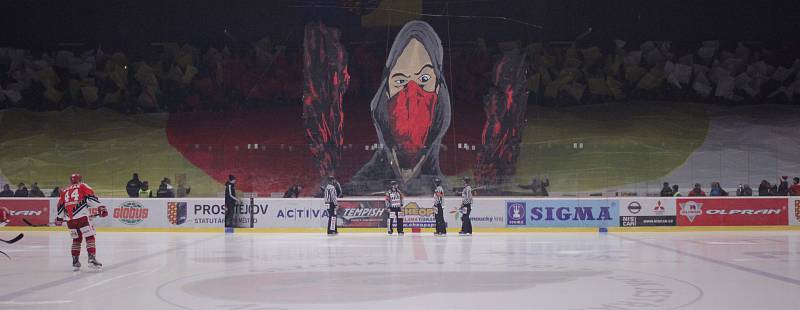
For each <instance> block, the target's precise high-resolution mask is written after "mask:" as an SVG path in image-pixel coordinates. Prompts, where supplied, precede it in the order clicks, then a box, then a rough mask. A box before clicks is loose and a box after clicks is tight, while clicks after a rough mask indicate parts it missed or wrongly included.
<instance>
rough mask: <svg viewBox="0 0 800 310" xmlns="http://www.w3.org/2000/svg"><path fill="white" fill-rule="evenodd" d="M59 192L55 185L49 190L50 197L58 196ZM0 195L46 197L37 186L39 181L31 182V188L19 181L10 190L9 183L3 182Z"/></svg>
mask: <svg viewBox="0 0 800 310" xmlns="http://www.w3.org/2000/svg"><path fill="white" fill-rule="evenodd" d="M60 193H61V190H60V189H59V188H58V187H56V188H54V189H53V191H52V192H50V197H58V196H59V194H60ZM0 197H46V196H45V193H44V192H43V191H42V189H41V188H39V183H37V182H33V184H31V188H30V189H28V187H27V186H26V185H25V183H22V182H20V183H19V184H18V185H17V189H16V190H11V185H9V184H3V190H2V191H0Z"/></svg>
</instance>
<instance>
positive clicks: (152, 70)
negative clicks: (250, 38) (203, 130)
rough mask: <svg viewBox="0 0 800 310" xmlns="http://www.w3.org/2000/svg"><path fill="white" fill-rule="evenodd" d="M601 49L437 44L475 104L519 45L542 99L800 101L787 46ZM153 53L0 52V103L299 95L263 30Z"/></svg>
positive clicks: (294, 65)
mask: <svg viewBox="0 0 800 310" xmlns="http://www.w3.org/2000/svg"><path fill="white" fill-rule="evenodd" d="M733 44H735V45H733ZM606 45H607V46H580V45H578V44H572V45H570V46H563V45H555V44H546V43H532V44H527V45H523V44H522V43H519V42H507V43H501V44H500V45H499V48H492V49H490V48H487V47H486V44H485V43H483V41H482V40H480V39H479V40H477V41H476V43H475V44H472V45H466V46H459V47H455V48H451V49H447V50H446V51H445V53H447V54H448V57H447V59H448V63H447V65H446V67H447V68H445V69H446V70H445V72H447V73H448V76H447V77H446V78H447V79H448V83H449V84H450V85H451V89H452V90H453V96H454V97H455V99H456V100H463V101H465V102H468V103H476V104H480V103H481V101H480V98H481V97H482V96H483V95H484V94H485V92H486V89H487V87H488V86H489V85H488V83H489V79H488V77H487V76H486V75H487V74H488V72H490V71H491V65H492V55H493V54H497V53H498V52H499V51H501V50H504V49H509V48H520V49H522V50H524V51H525V52H526V55H527V56H528V61H529V63H530V70H529V80H528V88H529V89H530V91H531V92H532V96H530V100H532V101H535V102H537V103H541V104H558V105H560V104H584V103H595V102H605V101H620V100H626V99H654V100H658V99H664V100H679V101H700V102H709V101H710V102H728V103H736V102H758V103H764V102H775V103H788V102H791V103H798V102H800V96H795V95H796V94H800V75H798V71H800V61H798V60H795V59H794V57H792V55H793V54H794V52H795V51H793V50H791V48H786V50H787V51H783V50H781V48H782V46H778V47H777V48H772V49H768V48H765V47H763V46H761V45H758V44H743V43H730V44H728V45H730V46H728V45H725V46H723V44H721V43H720V42H718V41H707V42H702V43H697V44H694V45H693V47H692V48H683V47H681V48H676V47H673V44H672V43H670V42H653V41H648V42H644V43H641V44H639V45H638V46H632V45H633V44H628V43H626V42H623V41H620V40H617V41H614V42H608V44H606ZM381 46H382V45H381ZM698 46H699V48H698ZM347 47H348V53H349V54H350V62H349V65H348V70H349V71H350V76H351V77H352V78H351V82H350V88H349V90H348V94H351V95H354V96H357V97H369V96H371V95H373V94H374V92H375V89H376V88H377V87H378V83H379V82H380V80H381V79H380V74H381V72H382V65H383V62H384V60H383V59H381V58H382V57H384V55H383V50H382V49H381V48H382V47H381V48H378V47H379V46H377V45H376V46H370V45H358V44H356V45H347ZM151 49H152V51H149V52H145V53H143V55H136V56H134V55H127V54H126V53H125V52H124V51H118V52H113V53H105V52H104V51H103V49H102V48H101V47H98V48H96V49H93V50H89V51H86V52H82V53H81V52H75V51H66V50H60V51H36V52H34V51H31V50H23V49H13V48H0V109H2V108H8V107H22V108H27V109H31V110H38V111H42V110H60V109H64V108H66V107H68V106H80V107H87V108H100V107H106V108H111V109H115V110H118V111H122V112H125V113H138V112H157V111H167V112H177V111H230V110H240V109H249V108H258V107H263V106H265V105H274V104H298V103H299V102H300V97H301V95H302V74H303V72H302V54H303V50H302V47H299V48H293V49H287V48H286V47H285V46H281V45H278V44H273V43H272V42H271V40H270V39H269V38H264V39H262V40H260V41H258V42H255V43H253V44H251V45H249V46H247V47H236V48H228V47H223V48H219V49H218V48H213V47H211V48H208V49H206V50H204V51H203V50H201V49H199V48H197V47H194V46H191V45H188V44H184V45H178V44H175V43H166V44H160V45H154V46H151ZM498 49H499V50H498ZM786 54H788V55H790V56H788V57H787V56H786ZM354 59H358V61H354ZM450 62H452V63H450Z"/></svg>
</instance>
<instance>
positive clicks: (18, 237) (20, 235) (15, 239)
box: [0, 234, 25, 256]
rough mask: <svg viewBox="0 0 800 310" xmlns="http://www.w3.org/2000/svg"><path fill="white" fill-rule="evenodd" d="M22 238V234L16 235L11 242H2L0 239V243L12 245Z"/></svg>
mask: <svg viewBox="0 0 800 310" xmlns="http://www.w3.org/2000/svg"><path fill="white" fill-rule="evenodd" d="M22 237H25V235H24V234H19V235H17V236H16V237H14V239H11V240H4V239H0V241H3V242H5V243H8V244H12V243H14V242H17V241H19V239H22ZM6 256H7V255H6Z"/></svg>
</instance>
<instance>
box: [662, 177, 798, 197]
mask: <svg viewBox="0 0 800 310" xmlns="http://www.w3.org/2000/svg"><path fill="white" fill-rule="evenodd" d="M678 189H679V187H678V185H673V186H672V187H670V185H669V182H664V185H663V187H662V188H661V192H660V196H661V197H680V196H683V195H682V194H681V192H680V191H679V190H678ZM735 195H736V196H753V189H752V188H751V187H750V185H749V184H739V185H738V186H737V188H736V193H735ZM686 196H689V197H705V196H712V197H714V196H730V193H728V192H727V191H725V189H723V188H722V186H721V185H720V183H719V182H711V190H710V191H709V192H708V194H706V192H705V191H703V187H702V185H700V183H695V184H694V187H693V188H692V190H690V191H689V192H688V193H686ZM758 196H800V177H794V178H793V179H792V184H791V185H789V177H788V176H782V177H780V179H779V180H778V183H777V184H775V185H772V184H770V183H769V181H767V180H762V181H761V184H760V185H759V186H758Z"/></svg>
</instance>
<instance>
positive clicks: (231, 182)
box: [225, 174, 239, 227]
mask: <svg viewBox="0 0 800 310" xmlns="http://www.w3.org/2000/svg"><path fill="white" fill-rule="evenodd" d="M237 204H239V198H236V177H235V176H233V175H232V174H231V175H228V182H225V227H234V226H236V225H235V223H234V219H235V217H234V214H235V213H236V211H237V210H238V209H237V208H236V205H237Z"/></svg>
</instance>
